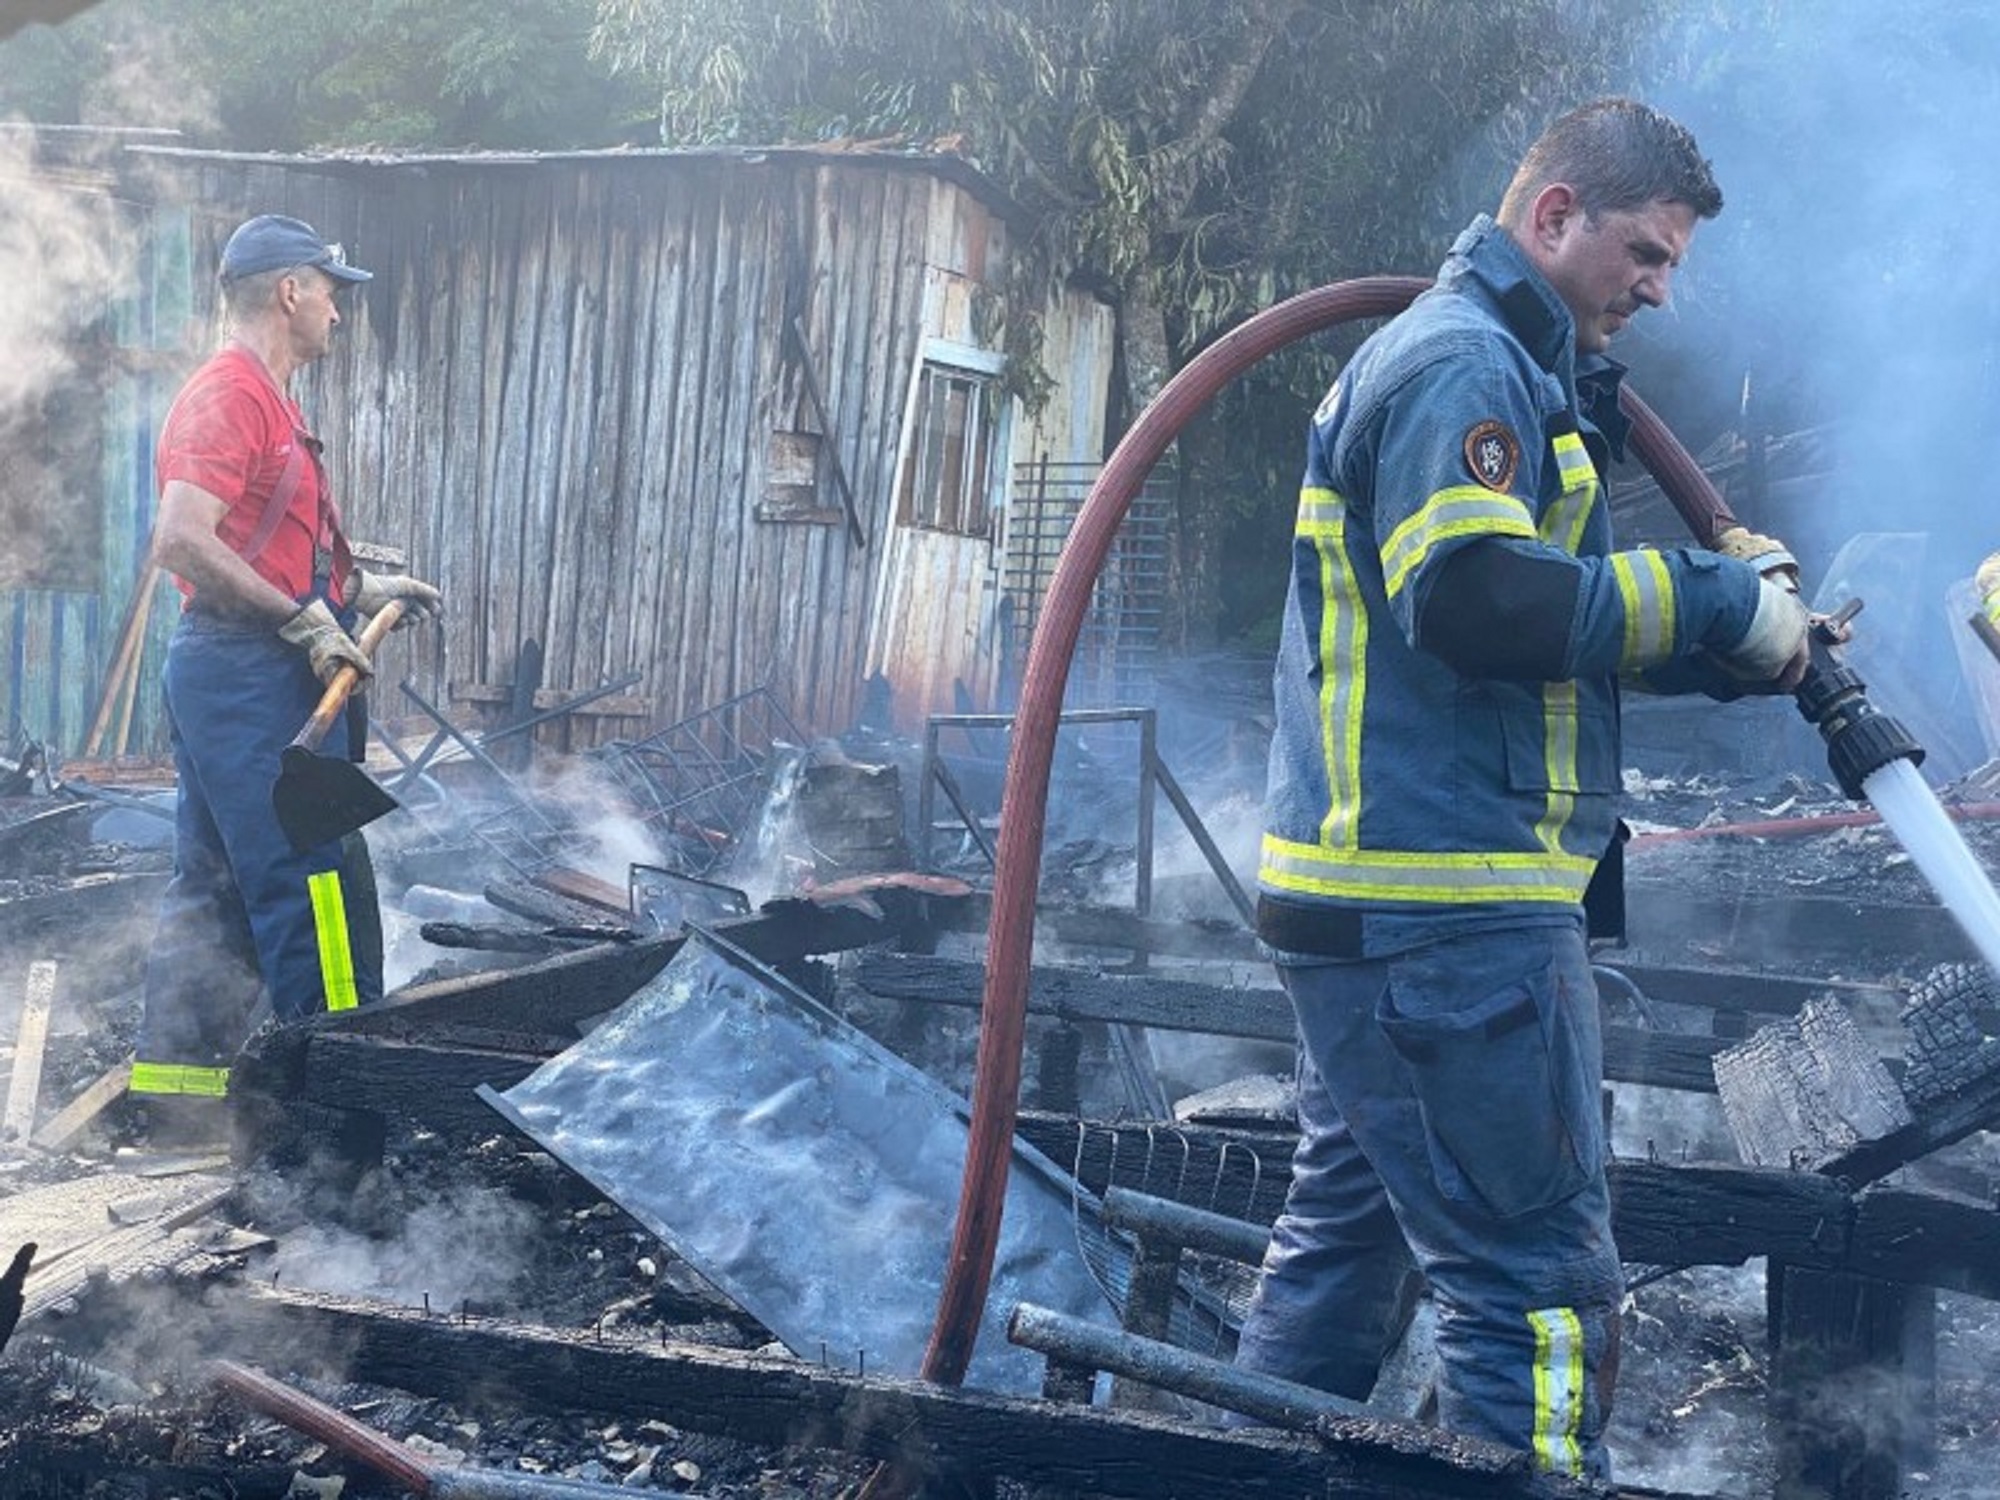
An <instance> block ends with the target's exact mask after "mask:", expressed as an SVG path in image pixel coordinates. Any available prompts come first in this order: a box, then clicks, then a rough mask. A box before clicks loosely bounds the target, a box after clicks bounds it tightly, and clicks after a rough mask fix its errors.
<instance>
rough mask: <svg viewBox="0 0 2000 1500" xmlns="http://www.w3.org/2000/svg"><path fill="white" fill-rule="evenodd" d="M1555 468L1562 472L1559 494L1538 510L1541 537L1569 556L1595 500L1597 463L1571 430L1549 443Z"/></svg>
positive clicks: (1577, 545) (1579, 539)
mask: <svg viewBox="0 0 2000 1500" xmlns="http://www.w3.org/2000/svg"><path fill="white" fill-rule="evenodd" d="M1553 447H1554V448H1555V455H1556V468H1557V469H1558V470H1559V471H1560V472H1561V474H1562V494H1561V495H1559V496H1557V498H1556V499H1555V501H1554V503H1552V504H1551V505H1550V506H1549V508H1548V509H1547V510H1545V511H1543V512H1542V524H1541V528H1540V529H1541V537H1542V540H1543V541H1545V542H1547V543H1548V544H1549V545H1550V546H1552V547H1560V548H1562V550H1563V551H1565V552H1567V553H1568V554H1569V555H1570V556H1571V557H1574V556H1576V550H1577V548H1579V547H1581V546H1582V545H1583V532H1584V528H1585V527H1586V526H1587V525H1588V524H1589V523H1590V512H1591V510H1592V509H1593V508H1594V507H1595V506H1596V504H1597V493H1598V484H1597V465H1595V464H1594V463H1592V462H1591V461H1590V450H1589V449H1588V448H1586V447H1584V446H1583V439H1582V438H1581V437H1580V436H1578V435H1577V434H1576V433H1574V432H1563V433H1558V434H1557V435H1556V438H1555V442H1554V444H1553Z"/></svg>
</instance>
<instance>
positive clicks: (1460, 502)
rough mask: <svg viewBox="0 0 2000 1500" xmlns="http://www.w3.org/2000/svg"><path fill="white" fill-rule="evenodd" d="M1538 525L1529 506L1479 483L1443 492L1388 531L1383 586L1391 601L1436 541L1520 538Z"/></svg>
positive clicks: (1434, 545)
mask: <svg viewBox="0 0 2000 1500" xmlns="http://www.w3.org/2000/svg"><path fill="white" fill-rule="evenodd" d="M1534 535H1535V523H1534V521H1533V520H1532V519H1531V518H1530V517H1529V515H1528V507H1527V506H1525V505H1523V504H1522V503H1521V502H1520V501H1519V500H1516V499H1515V498H1514V497H1513V496H1512V495H1500V494H1496V493H1494V492H1493V491H1492V490H1488V489H1481V488H1479V487H1478V486H1476V485H1457V486H1453V487H1452V488H1450V489H1443V490H1439V491H1438V492H1437V493H1436V494H1435V495H1433V496H1431V497H1430V499H1428V500H1426V501H1425V502H1424V504H1423V508H1422V509H1420V510H1419V511H1418V512H1417V513H1416V514H1415V515H1413V516H1411V517H1410V518H1409V519H1408V520H1407V521H1405V522H1403V524H1402V525H1400V526H1398V527H1397V528H1396V529H1395V530H1394V531H1392V532H1390V533H1389V540H1388V543H1387V544H1386V545H1385V546H1384V547H1383V548H1382V586H1383V588H1384V589H1386V590H1387V591H1388V595H1389V597H1390V598H1391V599H1393V598H1395V597H1396V595H1398V594H1399V593H1401V592H1402V591H1403V585H1404V584H1405V583H1407V582H1409V578H1410V574H1411V573H1413V572H1415V571H1416V569H1417V567H1418V566H1419V565H1420V564H1421V563H1422V562H1423V560H1424V559H1425V558H1426V557H1428V556H1430V554H1431V550H1432V549H1433V548H1435V547H1436V546H1437V545H1438V543H1440V542H1443V541H1447V540H1449V539H1450V538H1452V537H1455V536H1519V537H1529V538H1532V537H1533V536H1534Z"/></svg>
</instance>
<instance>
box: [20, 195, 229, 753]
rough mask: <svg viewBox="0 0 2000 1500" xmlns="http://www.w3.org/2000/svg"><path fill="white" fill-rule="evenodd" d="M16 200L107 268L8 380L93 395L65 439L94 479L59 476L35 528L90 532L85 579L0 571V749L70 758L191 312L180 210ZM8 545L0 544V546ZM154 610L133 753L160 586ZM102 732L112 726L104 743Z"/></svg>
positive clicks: (33, 290) (168, 617) (89, 198)
mask: <svg viewBox="0 0 2000 1500" xmlns="http://www.w3.org/2000/svg"><path fill="white" fill-rule="evenodd" d="M19 186H20V185H19V184H17V188H18V187H19ZM30 197H32V198H34V199H36V200H38V201H36V202H34V203H33V204H32V205H30V204H28V203H25V202H23V201H22V200H24V199H27V198H30ZM16 200H17V201H16V203H15V209H16V210H17V211H20V212H24V213H39V214H44V215H54V216H56V217H59V218H60V220H61V221H62V228H61V231H60V233H61V234H84V235H89V236H91V237H93V239H95V240H96V241H97V242H98V243H99V244H101V245H102V246H104V247H106V253H107V256H108V257H109V259H110V260H112V261H114V262H115V263H116V264H117V266H118V272H117V274H116V276H115V278H114V279H115V281H116V285H115V287H112V288H107V289H106V295H105V298H104V301H103V302H102V304H101V305H92V306H90V307H89V308H87V309H83V312H84V313H85V314H86V315H87V316H88V317H89V318H90V319H91V320H92V325H91V326H81V325H80V326H78V327H76V328H75V329H74V330H73V331H72V333H71V334H70V335H68V336H66V337H64V338H62V339H61V340H60V341H59V342H58V343H57V344H56V345H55V346H53V347H48V348H42V349H39V350H35V351H24V350H21V349H18V348H17V349H14V350H12V351H11V352H10V358H12V359H13V360H15V361H16V364H15V368H14V371H13V374H14V377H15V380H16V382H17V383H19V382H22V381H30V379H31V377H30V374H29V373H28V371H27V370H26V369H24V364H26V363H34V362H38V363H39V366H40V368H39V369H38V370H37V371H36V372H35V373H34V374H33V376H32V380H33V381H39V382H43V383H52V382H56V381H66V382H72V383H77V384H80V385H81V386H83V387H87V388H88V389H89V390H90V391H91V393H92V394H93V395H94V396H95V397H97V398H99V399H100V400H101V407H100V408H99V409H98V411H97V413H96V415H97V416H98V418H99V420H98V422H97V424H96V425H95V426H94V427H93V429H92V430H91V431H90V432H88V433H85V434H81V435H78V437H77V446H78V447H79V449H80V450H81V451H83V452H85V453H88V454H91V455H93V457H94V472H89V473H82V472H79V473H76V474H66V475H63V476H61V477H62V478H63V479H65V480H69V481H72V482H73V483H72V484H68V485H64V486H61V493H60V494H58V495H55V496H53V497H45V498H43V499H42V500H41V501H40V502H39V508H40V510H41V520H42V522H43V523H44V524H47V525H50V526H52V527H56V528H64V527H69V526H72V525H75V526H84V527H88V528H89V529H90V530H93V531H94V532H95V533H96V535H97V537H98V538H99V542H98V553H97V556H96V559H95V566H94V567H93V568H92V569H91V572H90V576H88V577H76V578H70V579H65V580H64V581H63V583H62V586H47V585H46V584H44V583H37V582H34V581H31V580H29V579H27V578H25V577H23V576H20V575H18V574H17V573H16V572H15V571H14V570H13V569H11V568H9V569H5V570H0V749H5V750H8V751H11V750H13V749H14V748H15V747H16V741H17V739H32V740H36V741H40V742H42V743H43V744H45V745H47V746H49V747H50V748H51V749H53V750H55V751H57V752H58V753H60V754H63V755H72V754H74V753H76V751H77V750H78V749H80V748H81V746H82V744H83V742H84V740H85V738H86V736H88V735H89V733H90V730H91V724H92V719H93V718H94V716H95V712H96V708H97V703H98V697H99V692H100V689H101V687H102V678H103V674H104V670H105V667H106V665H107V663H108V662H109V660H110V658H111V657H112V655H113V654H114V653H115V652H116V650H117V646H118V635H119V626H120V624H121V622H122V620H123V617H124V614H125V610H126V607H127V604H128V603H129V601H130V600H131V597H132V593H133V589H134V587H135V584H136V583H137V581H138V579H139V577H140V576H141V569H142V566H143V563H144V555H145V547H146V542H147V538H148V537H149V535H150V531H151V516H152V505H153V501H152V437H153V426H154V422H155V421H156V419H157V417H158V414H159V413H160V412H161V411H162V410H163V409H164V407H165V404H166V402H167V400H168V399H170V398H171V396H172V394H173V391H174V389H175V387H176V386H177V385H178V383H179V381H180V379H181V377H182V376H183V375H184V374H185V372H186V369H187V368H189V365H188V362H187V361H186V359H185V358H184V356H183V354H182V352H181V351H182V349H183V346H184V345H185V344H186V342H187V339H188V320H189V318H190V315H191V314H190V298H189V289H188V275H187V251H188V246H187V235H186V232H185V225H184V222H183V220H182V218H181V216H180V215H178V214H174V213H171V212H169V213H164V214H152V213H148V212H143V211H141V210H139V209H137V208H136V207H135V206H134V205H133V204H132V203H131V202H129V201H126V200H121V199H120V198H118V197H117V196H116V195H114V194H112V193H110V192H108V191H102V190H96V189H93V188H91V187H90V186H88V185H87V184H86V183H84V182H82V181H80V180H76V179H74V178H71V179H66V180H64V182H63V185H62V186H61V187H59V188H58V187H50V188H49V189H47V191H45V192H43V191H32V192H31V191H30V190H29V189H26V188H21V189H20V191H18V192H17V193H16ZM51 233H52V234H55V233H56V232H55V231H51ZM57 237H59V235H58V236H57ZM17 269H18V268H17ZM40 269H41V268H40V267H30V268H29V269H28V273H27V274H28V276H29V278H30V280H29V282H28V285H27V288H26V290H25V295H27V296H29V297H39V296H49V297H53V296H55V295H56V293H55V292H54V291H53V290H52V289H50V288H38V287H37V286H36V285H35V283H34V280H33V278H34V277H35V275H36V274H37V273H38V272H39V271H40ZM69 290H70V291H71V293H72V294H74V293H75V290H76V289H75V288H70V289H69ZM80 405H84V406H87V403H80ZM75 415H76V416H78V417H79V418H82V417H84V416H87V415H89V413H88V412H86V411H79V412H77V413H75ZM10 472H11V471H10ZM16 498H19V497H16ZM16 542H17V539H16V538H13V537H8V538H0V549H11V548H12V547H13V546H14V545H15V544H16ZM154 604H155V607H154V608H153V610H152V612H151V614H150V616H149V618H148V620H147V626H148V628H147V632H146V637H145V652H146V655H145V657H144V662H145V664H146V665H145V666H144V667H142V671H143V672H144V673H145V675H144V676H143V677H142V679H141V681H140V684H139V686H138V688H137V690H136V692H135V693H134V695H133V697H132V699H131V705H130V709H129V722H128V725H127V732H128V736H129V741H130V743H131V744H132V745H133V746H135V747H148V746H155V745H161V744H164V742H165V738H166V730H165V725H164V718H163V714H162V709H161V704H160V698H159V692H158V684H157V676H158V664H159V662H160V660H161V659H162V656H163V654H164V651H165V647H166V638H167V635H168V632H169V631H170V630H171V628H172V615H173V612H174V608H175V604H174V595H173V593H172V591H171V589H169V588H167V587H165V586H162V587H161V588H160V590H159V591H158V592H157V594H156V596H155V600H154ZM115 734H116V720H115V719H114V721H113V724H112V727H111V729H110V731H109V734H108V737H109V738H114V739H115Z"/></svg>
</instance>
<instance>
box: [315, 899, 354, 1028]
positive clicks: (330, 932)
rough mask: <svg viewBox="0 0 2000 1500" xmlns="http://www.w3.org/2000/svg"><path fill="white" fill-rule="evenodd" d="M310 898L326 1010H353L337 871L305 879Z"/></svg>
mask: <svg viewBox="0 0 2000 1500" xmlns="http://www.w3.org/2000/svg"><path fill="white" fill-rule="evenodd" d="M306 890H307V892H308V893H309V894H310V895H311V897H312V910H313V929H314V931H315V932H316V933H318V935H319V977H320V983H321V984H323V985H324V986H325V987H326V1008H327V1009H328V1010H353V1009H354V1007H355V1006H356V1005H357V1004H359V1003H360V996H359V994H358V993H357V992H356V990H355V988H354V953H353V950H352V949H351V948H349V946H348V942H347V903H346V901H344V900H343V899H342V898H341V894H340V871H338V870H322V871H321V872H320V873H319V874H317V875H309V876H307V877H306Z"/></svg>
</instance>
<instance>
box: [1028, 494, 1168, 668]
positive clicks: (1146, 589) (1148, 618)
mask: <svg viewBox="0 0 2000 1500" xmlns="http://www.w3.org/2000/svg"><path fill="white" fill-rule="evenodd" d="M1102 469H1103V465H1101V464H1079V463H1051V462H1050V461H1049V460H1047V459H1039V460H1036V461H1034V462H1032V463H1024V464H1017V465H1016V466H1015V469H1014V488H1013V493H1012V496H1011V497H1010V500H1009V504H1010V513H1009V515H1008V520H1007V560H1006V565H1005V568H1004V572H1003V578H1002V601H1003V602H1002V614H1003V619H1004V621H1005V627H1004V633H1003V640H1002V651H1003V666H1004V681H1003V690H1002V697H1003V700H1004V701H1006V702H1008V703H1013V702H1015V701H1017V698H1018V694H1017V692H1016V689H1017V688H1018V686H1019V683H1020V681H1021V675H1022V671H1023V669H1024V668H1025V666H1026V665H1027V659H1028V643H1029V641H1030V640H1031V639H1032V638H1033V637H1034V633H1035V625H1036V622H1037V621H1039V620H1040V618H1041V614H1042V606H1043V602H1044V600H1045V599H1046V598H1047V596H1048V590H1049V582H1050V580H1051V579H1053V578H1054V577H1055V570H1056V559H1057V558H1058V557H1059V556H1060V555H1061V553H1062V548H1063V543H1064V542H1066V541H1067V540H1068V539H1069V534H1070V530H1071V528H1072V527H1074V526H1075V524H1076V518H1077V514H1078V512H1079V511H1081V510H1082V508H1083V502H1084V500H1085V499H1086V498H1087V497H1088V496H1089V494H1090V488H1091V486H1092V485H1093V484H1095V483H1096V482H1097V476H1098V474H1099V473H1100V472H1101V471H1102ZM1175 485H1176V478H1175V473H1174V468H1173V465H1172V463H1171V462H1170V461H1168V460H1162V461H1161V462H1160V463H1159V464H1156V465H1155V466H1154V468H1153V471H1152V473H1150V474H1149V475H1147V476H1146V482H1145V484H1144V486H1143V487H1142V488H1141V489H1140V491H1139V493H1138V494H1137V495H1135V496H1134V497H1133V498H1132V504H1131V508H1130V509H1129V510H1128V511H1127V512H1126V515H1125V520H1124V522H1123V524H1121V525H1120V526H1119V528H1118V535H1117V537H1116V539H1115V540H1114V541H1113V543H1112V546H1111V552H1110V555H1109V556H1107V557H1106V558H1105V562H1104V568H1103V571H1102V572H1101V573H1100V574H1099V575H1098V578H1097V583H1096V585H1095V587H1094V588H1093V589H1092V591H1091V602H1090V612H1089V614H1088V615H1087V616H1086V617H1085V619H1084V624H1083V630H1082V633H1081V634H1080V635H1079V636H1078V638H1077V647H1076V655H1075V658H1074V660H1073V662H1072V665H1071V667H1070V678H1069V690H1068V694H1067V698H1068V701H1069V702H1070V703H1072V704H1074V705H1077V706H1080V707H1102V706H1108V705H1111V704H1131V703H1150V702H1151V701H1152V688H1153V681H1154V678H1155V676H1156V674H1157V669H1158V666H1159V659H1160V638H1161V633H1162V629H1163V627H1164V624H1165V620H1166V604H1167V566H1168V562H1169V540H1170V536H1171V530H1170V523H1171V521H1172V517H1173V503H1174V491H1175Z"/></svg>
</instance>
